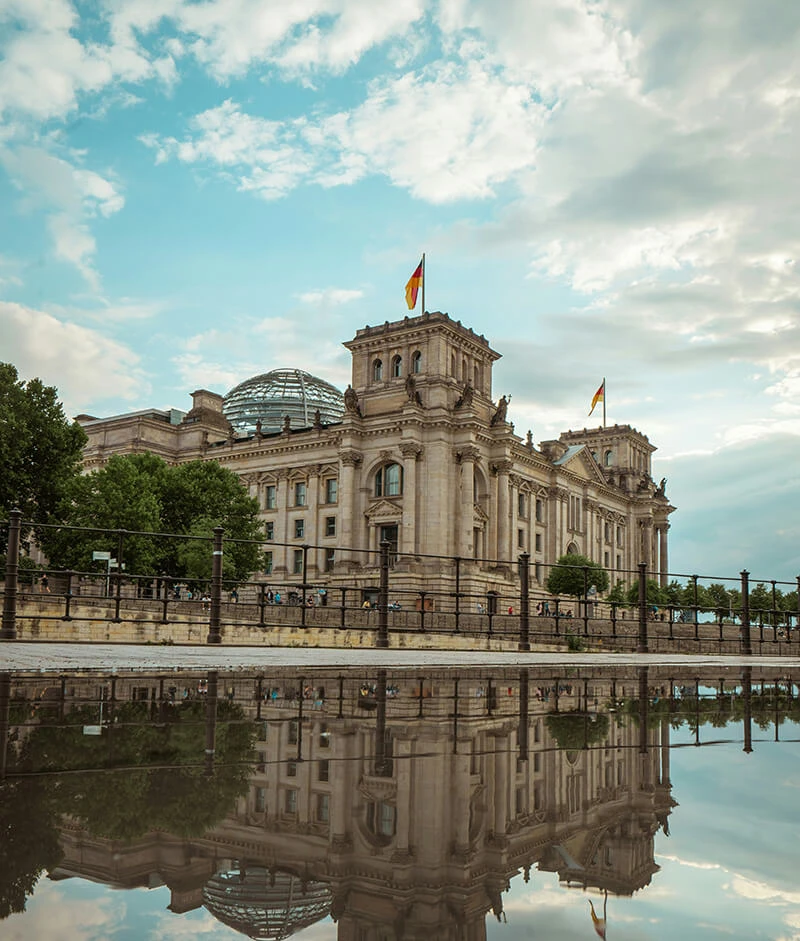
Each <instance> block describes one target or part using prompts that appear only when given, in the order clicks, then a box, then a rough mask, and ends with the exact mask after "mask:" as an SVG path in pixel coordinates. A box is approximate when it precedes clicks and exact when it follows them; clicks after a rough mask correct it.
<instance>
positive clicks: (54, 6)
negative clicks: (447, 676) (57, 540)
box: [0, 0, 800, 579]
mask: <svg viewBox="0 0 800 941" xmlns="http://www.w3.org/2000/svg"><path fill="white" fill-rule="evenodd" d="M798 39H800V5H798V4H797V3H795V2H793V0H762V2H761V3H759V4H753V3H752V2H749V0H705V2H704V3H703V4H701V5H698V4H697V3H695V2H689V0H675V2H671V3H663V2H660V0H542V2H540V3H530V2H528V0H504V2H503V3H502V4H497V3H491V2H489V0H393V2H392V3H375V2H374V0H297V2H293V3H288V2H277V0H274V2H271V0H114V2H108V3H100V2H91V0H85V2H69V0H0V209H1V210H2V211H1V212H0V358H1V359H3V360H9V361H11V362H13V363H15V364H16V365H17V367H18V368H19V370H20V373H21V374H22V375H23V376H24V377H29V376H34V375H38V376H41V377H42V378H43V379H44V380H46V381H47V382H49V383H51V384H54V385H56V386H58V388H59V390H60V393H61V395H62V397H63V399H64V403H65V407H66V409H67V411H68V413H69V414H78V413H80V412H88V413H91V414H96V415H102V414H113V413H116V412H120V411H127V410H132V409H136V408H142V407H148V406H156V407H170V406H172V407H177V408H184V409H185V408H187V407H188V406H189V397H188V395H189V393H190V392H191V391H192V390H193V389H195V388H198V387H206V388H210V389H214V390H216V391H219V392H225V391H227V390H228V389H229V388H231V387H232V386H233V385H235V384H236V383H238V382H239V381H241V380H242V379H244V378H246V377H247V376H250V375H253V374H256V373H259V372H264V371H267V370H269V369H272V368H278V367H281V366H299V367H302V368H305V369H308V370H309V371H310V372H313V373H315V374H317V375H320V376H322V377H324V378H326V379H328V380H329V381H332V382H334V383H336V384H337V385H339V386H340V387H344V386H345V385H346V383H347V380H348V376H349V362H348V360H349V357H348V354H347V353H346V351H345V350H344V349H343V348H342V347H341V341H342V340H347V339H349V338H351V337H352V336H353V335H354V333H355V331H356V329H358V328H359V327H362V326H363V325H364V324H367V323H380V322H382V321H384V320H392V319H396V318H399V317H401V316H403V315H404V314H405V313H407V311H406V308H405V303H404V298H403V288H404V285H405V282H406V280H407V278H408V277H409V275H410V273H411V271H412V270H413V269H414V267H415V265H416V264H417V262H418V261H419V256H420V254H421V252H422V251H423V250H424V251H426V252H427V257H428V285H427V296H426V302H427V307H428V308H429V309H431V310H436V309H441V310H444V311H448V312H449V313H450V314H451V316H453V317H455V318H457V319H460V320H462V322H464V323H466V324H467V325H469V326H471V327H473V328H474V329H475V330H477V331H478V332H480V333H484V334H485V335H486V336H487V337H488V338H489V340H490V341H491V343H492V345H493V346H494V347H495V349H497V350H498V351H499V352H500V353H502V354H503V358H502V359H501V360H500V361H499V363H498V364H497V366H496V367H495V384H494V388H495V394H496V395H497V396H499V395H500V394H502V393H511V394H513V399H512V402H511V407H510V409H509V419H510V420H511V421H513V422H514V423H515V426H516V430H517V432H518V433H520V434H522V435H524V433H525V431H526V430H527V429H528V428H532V429H533V433H534V439H535V440H536V441H537V442H538V441H540V440H542V439H546V438H551V437H555V436H557V435H558V433H559V432H560V431H563V430H566V429H568V428H573V429H574V428H580V427H583V426H584V425H586V424H587V423H591V422H590V420H589V419H588V418H587V412H588V405H589V402H590V400H591V397H592V394H593V393H594V391H595V389H596V388H597V386H598V384H599V382H600V380H601V379H602V378H603V376H606V377H607V381H608V386H607V399H608V420H609V421H610V422H611V423H614V422H620V423H630V424H633V425H634V426H635V427H637V428H639V429H640V430H641V431H643V432H645V433H646V434H647V435H648V436H649V437H650V439H651V441H652V442H653V443H654V444H655V445H657V447H658V449H659V450H658V451H657V453H656V456H655V466H654V477H655V478H656V480H658V479H659V478H660V477H662V476H666V477H667V478H668V490H667V493H668V495H669V496H670V498H671V500H672V501H673V503H675V505H676V506H678V507H679V511H678V512H677V513H676V514H675V515H674V516H673V527H672V532H671V540H672V543H671V546H672V548H671V557H670V562H671V566H670V567H671V568H672V569H673V570H674V571H676V572H686V573H691V572H694V571H698V572H705V571H713V573H714V574H718V575H735V574H736V573H738V572H739V570H740V569H742V568H744V567H746V568H748V569H750V570H751V572H753V574H754V576H755V577H757V578H758V577H760V578H770V577H775V578H785V579H793V578H794V576H795V575H796V574H798V572H800V550H799V549H798V544H799V543H800V540H799V539H798V537H800V519H799V518H798V512H797V509H796V508H797V505H798V496H800V473H799V472H798V470H797V467H798V462H797V450H798V449H797V445H798V436H799V435H800V327H799V326H798V299H799V298H800V283H799V282H798V265H797V259H798V254H799V253H800V236H798V233H797V227H796V222H795V220H796V218H797V215H798V209H800V206H798V203H800V187H799V186H798V170H797V166H798V164H797V153H798V152H800V133H799V131H798V111H799V109H800V64H798V62H799V61H800V60H798V57H797V56H796V50H797V48H798ZM596 414H597V413H595V416H596Z"/></svg>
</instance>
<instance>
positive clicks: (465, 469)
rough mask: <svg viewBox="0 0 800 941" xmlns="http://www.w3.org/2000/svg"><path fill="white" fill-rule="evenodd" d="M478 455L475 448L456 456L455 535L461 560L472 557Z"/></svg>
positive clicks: (462, 450)
mask: <svg viewBox="0 0 800 941" xmlns="http://www.w3.org/2000/svg"><path fill="white" fill-rule="evenodd" d="M479 457H480V454H479V452H478V449H477V448H473V447H467V448H462V449H461V450H460V451H458V452H457V454H456V460H457V461H458V462H459V464H460V467H461V500H460V502H459V506H458V524H457V525H458V531H457V533H456V539H455V547H456V555H459V556H461V558H462V559H471V558H472V557H473V555H474V553H473V547H472V536H473V533H472V529H473V524H474V521H475V510H474V506H475V500H474V496H475V462H476V461H477V460H478V459H479Z"/></svg>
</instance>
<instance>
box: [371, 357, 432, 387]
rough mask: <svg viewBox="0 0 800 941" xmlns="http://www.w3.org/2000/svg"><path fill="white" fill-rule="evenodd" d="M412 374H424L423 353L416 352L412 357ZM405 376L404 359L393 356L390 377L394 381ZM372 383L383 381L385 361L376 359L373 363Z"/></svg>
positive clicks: (390, 363) (390, 364)
mask: <svg viewBox="0 0 800 941" xmlns="http://www.w3.org/2000/svg"><path fill="white" fill-rule="evenodd" d="M411 372H412V373H417V374H418V373H420V372H422V353H420V351H419V350H416V351H415V352H414V353H413V354H412V356H411ZM402 375H403V357H402V356H400V354H399V353H398V354H396V355H395V356H393V357H392V358H391V360H390V362H389V376H390V378H392V379H400V378H402ZM372 381H373V382H382V381H383V360H382V359H375V360H373V361H372Z"/></svg>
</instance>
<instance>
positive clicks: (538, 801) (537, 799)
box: [533, 784, 544, 810]
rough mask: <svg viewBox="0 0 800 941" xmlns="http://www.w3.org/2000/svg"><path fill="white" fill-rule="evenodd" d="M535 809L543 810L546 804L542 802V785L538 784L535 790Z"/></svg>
mask: <svg viewBox="0 0 800 941" xmlns="http://www.w3.org/2000/svg"><path fill="white" fill-rule="evenodd" d="M533 809H534V810H543V809H544V802H543V800H542V785H541V784H536V785H534V788H533Z"/></svg>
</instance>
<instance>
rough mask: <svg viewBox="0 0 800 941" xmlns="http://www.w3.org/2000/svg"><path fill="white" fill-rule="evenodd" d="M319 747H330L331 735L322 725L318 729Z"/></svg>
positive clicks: (326, 727) (325, 726)
mask: <svg viewBox="0 0 800 941" xmlns="http://www.w3.org/2000/svg"><path fill="white" fill-rule="evenodd" d="M319 747H320V748H330V747H331V733H330V732H329V731H328V726H327V725H325V724H324V723H323V724H322V725H321V726H320V727H319Z"/></svg>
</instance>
